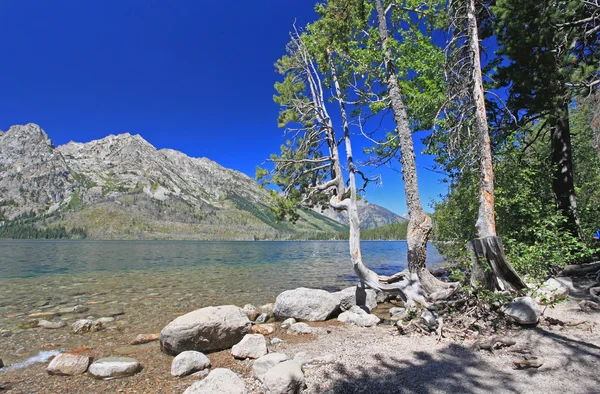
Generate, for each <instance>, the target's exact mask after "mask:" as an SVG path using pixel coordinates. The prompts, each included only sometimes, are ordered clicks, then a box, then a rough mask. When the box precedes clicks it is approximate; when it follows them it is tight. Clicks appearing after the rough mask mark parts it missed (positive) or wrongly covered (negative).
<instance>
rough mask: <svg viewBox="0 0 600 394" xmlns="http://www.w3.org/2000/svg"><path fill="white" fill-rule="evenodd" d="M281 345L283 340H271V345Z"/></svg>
mask: <svg viewBox="0 0 600 394" xmlns="http://www.w3.org/2000/svg"><path fill="white" fill-rule="evenodd" d="M281 343H283V339H281V338H273V339H271V345H279V344H281Z"/></svg>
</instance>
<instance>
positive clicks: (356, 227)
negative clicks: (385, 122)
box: [329, 54, 429, 307]
mask: <svg viewBox="0 0 600 394" xmlns="http://www.w3.org/2000/svg"><path fill="white" fill-rule="evenodd" d="M330 56H331V54H330ZM329 60H330V69H331V75H332V78H333V82H334V88H335V91H336V95H337V97H338V102H339V106H340V113H341V118H342V128H343V129H344V142H345V146H344V147H345V150H346V159H347V164H348V173H349V175H348V177H349V180H348V189H349V191H350V198H346V199H344V200H342V198H344V195H345V194H346V193H345V192H344V191H345V190H346V187H345V185H344V180H343V177H342V176H341V168H340V163H339V161H337V163H334V168H337V169H338V171H340V172H339V174H340V176H339V178H338V179H339V181H338V185H337V189H338V193H337V195H336V196H334V197H333V198H332V203H331V205H332V206H333V207H335V208H338V209H340V208H341V209H345V210H346V212H347V213H348V222H349V224H350V235H349V241H348V243H349V247H350V256H351V259H352V265H353V267H354V271H355V272H356V275H357V276H358V278H359V279H360V281H361V283H362V284H363V286H368V287H370V288H371V289H373V290H375V291H386V292H391V293H396V294H398V295H400V296H401V297H402V299H403V300H404V301H405V303H406V305H407V307H410V306H412V305H414V304H421V305H424V306H428V305H429V304H428V303H427V301H426V299H425V296H426V294H425V292H424V291H423V289H422V287H421V284H420V282H419V280H418V277H417V276H416V275H411V274H410V273H402V274H397V276H395V277H394V278H390V277H381V276H379V275H378V274H377V273H375V272H373V271H371V270H370V269H368V268H367V267H366V266H365V265H364V264H363V261H362V255H361V251H360V218H359V216H358V204H357V198H356V193H357V191H356V166H355V164H354V156H353V154H352V142H351V139H350V127H349V124H348V115H347V112H346V107H345V105H344V102H343V101H342V99H341V98H342V91H341V88H340V84H339V81H338V78H337V72H336V69H335V66H334V64H333V61H332V60H331V58H330V59H329ZM334 141H335V140H334ZM333 149H334V150H335V151H336V152H335V153H336V154H335V156H336V157H339V154H338V153H337V144H334V146H333ZM332 156H333V155H332Z"/></svg>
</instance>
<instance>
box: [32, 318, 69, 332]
mask: <svg viewBox="0 0 600 394" xmlns="http://www.w3.org/2000/svg"><path fill="white" fill-rule="evenodd" d="M66 325H67V323H65V322H64V321H62V320H60V321H48V320H40V321H39V322H38V327H42V328H46V329H48V330H55V329H57V328H62V327H64V326H66Z"/></svg>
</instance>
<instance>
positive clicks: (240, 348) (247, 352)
mask: <svg viewBox="0 0 600 394" xmlns="http://www.w3.org/2000/svg"><path fill="white" fill-rule="evenodd" d="M231 354H232V355H233V357H235V358H239V359H242V360H243V359H246V358H259V357H261V356H264V355H265V354H267V341H266V340H265V337H264V336H263V335H261V334H246V335H245V336H244V338H243V339H242V340H241V341H240V342H239V343H238V344H236V345H234V346H233V347H232V348H231Z"/></svg>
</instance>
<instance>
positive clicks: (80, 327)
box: [71, 319, 102, 334]
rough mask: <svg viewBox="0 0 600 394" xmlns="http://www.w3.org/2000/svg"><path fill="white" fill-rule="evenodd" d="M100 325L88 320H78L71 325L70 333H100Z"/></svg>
mask: <svg viewBox="0 0 600 394" xmlns="http://www.w3.org/2000/svg"><path fill="white" fill-rule="evenodd" d="M101 329H102V323H100V322H95V321H93V320H90V319H80V320H77V321H76V322H74V323H73V324H71V331H73V333H75V334H84V333H87V332H94V331H100V330H101Z"/></svg>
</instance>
